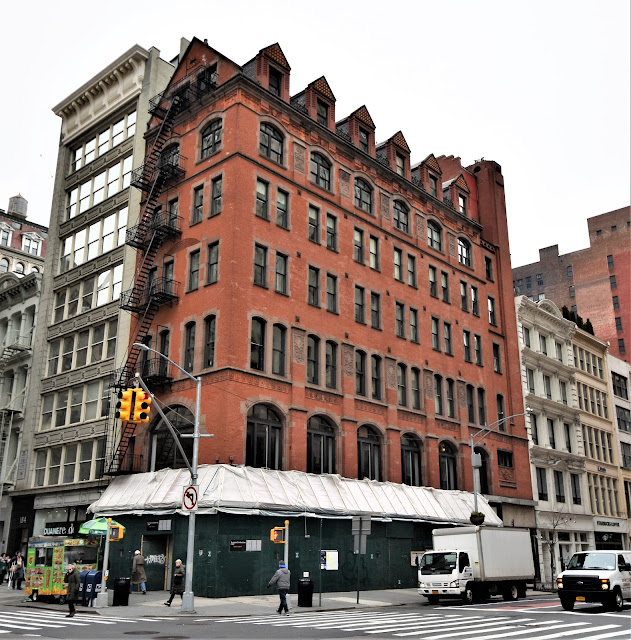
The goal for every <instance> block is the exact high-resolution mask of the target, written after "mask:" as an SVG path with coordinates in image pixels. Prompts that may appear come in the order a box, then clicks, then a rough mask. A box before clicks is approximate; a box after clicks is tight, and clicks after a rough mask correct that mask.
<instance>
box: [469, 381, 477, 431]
mask: <svg viewBox="0 0 631 640" xmlns="http://www.w3.org/2000/svg"><path fill="white" fill-rule="evenodd" d="M467 420H468V421H469V422H470V423H472V424H473V423H474V422H475V390H474V388H473V387H472V386H471V385H470V384H468V385H467Z"/></svg>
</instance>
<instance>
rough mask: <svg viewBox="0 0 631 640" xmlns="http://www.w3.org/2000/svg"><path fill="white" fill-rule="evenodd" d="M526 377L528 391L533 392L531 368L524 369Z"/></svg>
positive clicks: (533, 376)
mask: <svg viewBox="0 0 631 640" xmlns="http://www.w3.org/2000/svg"><path fill="white" fill-rule="evenodd" d="M526 377H527V379H528V393H534V392H535V372H534V371H533V370H532V369H526Z"/></svg>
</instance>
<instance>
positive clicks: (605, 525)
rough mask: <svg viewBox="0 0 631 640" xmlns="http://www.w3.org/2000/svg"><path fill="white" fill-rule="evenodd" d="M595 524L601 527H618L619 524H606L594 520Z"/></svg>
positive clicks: (602, 521) (605, 522) (603, 521)
mask: <svg viewBox="0 0 631 640" xmlns="http://www.w3.org/2000/svg"><path fill="white" fill-rule="evenodd" d="M596 524H599V525H600V526H601V527H619V526H620V523H619V522H607V521H606V520H596Z"/></svg>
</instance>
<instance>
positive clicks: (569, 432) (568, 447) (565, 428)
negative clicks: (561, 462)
mask: <svg viewBox="0 0 631 640" xmlns="http://www.w3.org/2000/svg"><path fill="white" fill-rule="evenodd" d="M563 432H564V434H565V450H566V451H567V452H568V453H572V430H571V428H570V425H569V424H568V423H567V422H564V423H563Z"/></svg>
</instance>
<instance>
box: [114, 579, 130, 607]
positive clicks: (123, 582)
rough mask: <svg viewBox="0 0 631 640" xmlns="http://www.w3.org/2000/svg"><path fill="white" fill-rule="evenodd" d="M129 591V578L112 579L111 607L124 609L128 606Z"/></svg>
mask: <svg viewBox="0 0 631 640" xmlns="http://www.w3.org/2000/svg"><path fill="white" fill-rule="evenodd" d="M130 589H131V578H115V579H114V601H113V602H112V606H113V607H126V606H127V605H128V604H129V590H130Z"/></svg>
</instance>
